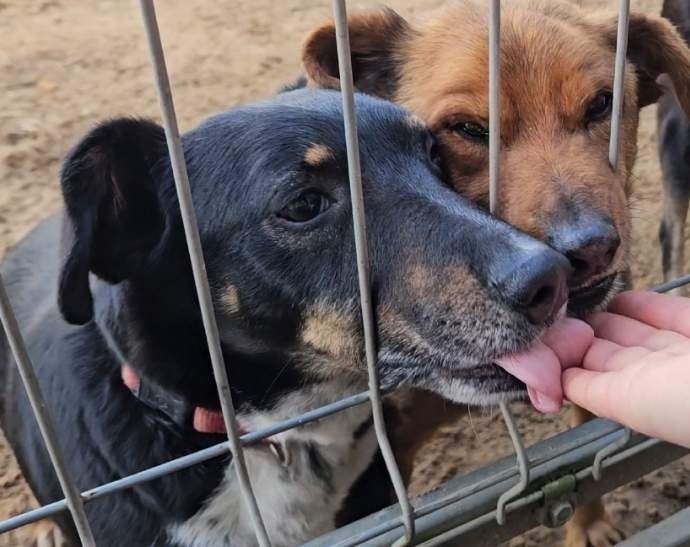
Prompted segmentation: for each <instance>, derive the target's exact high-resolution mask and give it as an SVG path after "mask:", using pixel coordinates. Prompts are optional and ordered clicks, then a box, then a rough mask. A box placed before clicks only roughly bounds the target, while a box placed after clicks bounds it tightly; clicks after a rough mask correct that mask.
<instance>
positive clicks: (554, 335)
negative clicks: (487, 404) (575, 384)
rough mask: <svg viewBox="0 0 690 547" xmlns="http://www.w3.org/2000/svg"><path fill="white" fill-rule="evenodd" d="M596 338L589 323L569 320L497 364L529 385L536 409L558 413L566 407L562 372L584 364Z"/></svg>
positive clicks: (565, 320)
mask: <svg viewBox="0 0 690 547" xmlns="http://www.w3.org/2000/svg"><path fill="white" fill-rule="evenodd" d="M593 339H594V332H593V331H592V328H591V327H590V326H589V325H588V324H587V323H584V322H583V321H578V320H577V319H571V318H567V317H566V318H563V319H561V320H559V321H558V322H556V323H555V324H554V325H553V326H552V327H551V328H549V329H548V330H547V331H546V332H545V333H544V334H543V335H542V337H541V339H539V340H537V342H535V343H534V344H533V345H532V346H531V347H530V348H529V349H527V350H526V351H523V352H521V353H515V354H511V355H506V356H504V357H501V358H500V359H497V360H496V364H497V365H499V366H500V367H501V368H503V369H504V370H505V371H506V372H508V373H509V374H512V375H513V376H515V377H516V378H517V379H518V380H520V381H522V382H524V383H525V384H526V385H527V393H528V394H529V398H530V401H531V402H532V405H533V406H534V408H536V409H537V410H539V411H541V412H546V413H551V412H558V410H559V409H560V408H561V405H562V404H563V388H562V386H561V372H562V370H563V369H565V368H568V367H573V366H578V365H579V364H580V363H582V359H583V358H584V356H585V353H586V352H587V349H589V346H590V345H591V343H592V340H593Z"/></svg>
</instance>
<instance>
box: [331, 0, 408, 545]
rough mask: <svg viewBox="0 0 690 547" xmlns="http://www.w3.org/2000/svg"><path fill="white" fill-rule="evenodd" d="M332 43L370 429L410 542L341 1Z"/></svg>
mask: <svg viewBox="0 0 690 547" xmlns="http://www.w3.org/2000/svg"><path fill="white" fill-rule="evenodd" d="M333 14H334V17H335V27H336V43H337V48H338V67H339V70H340V88H341V94H342V100H343V122H344V124H345V143H346V146H347V167H348V173H349V177H350V199H351V202H352V220H353V225H354V236H355V248H356V252H357V275H358V278H359V297H360V305H361V307H362V323H363V326H364V347H365V352H366V360H367V371H368V373H369V397H370V399H371V407H372V413H373V417H374V429H375V431H376V439H377V440H378V443H379V447H380V449H381V453H382V455H383V459H384V461H385V463H386V468H387V469H388V474H389V475H390V478H391V481H392V482H393V488H394V489H395V494H396V496H397V498H398V501H399V503H400V507H401V509H402V517H403V523H404V526H405V538H406V540H407V541H408V542H412V540H413V537H414V516H413V513H412V506H411V504H410V500H409V499H408V497H407V491H406V489H405V483H404V482H403V480H402V476H401V475H400V470H399V469H398V465H397V463H396V461H395V456H394V454H393V450H392V448H391V445H390V442H389V440H388V435H387V433H386V423H385V421H384V417H383V408H382V403H381V391H380V389H379V380H378V369H377V348H376V340H375V332H376V331H375V328H374V313H373V307H372V303H371V282H370V279H369V250H368V247H367V237H366V218H365V213H364V198H363V194H362V174H361V168H360V162H359V143H358V140H357V114H356V111H355V99H354V84H353V81H352V60H351V58H350V37H349V32H348V27H347V9H346V7H345V0H333Z"/></svg>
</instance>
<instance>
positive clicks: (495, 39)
mask: <svg viewBox="0 0 690 547" xmlns="http://www.w3.org/2000/svg"><path fill="white" fill-rule="evenodd" d="M500 154H501V0H491V1H490V3H489V210H490V211H491V213H492V214H494V215H496V214H498V190H499V187H498V183H499V181H498V179H499V176H500Z"/></svg>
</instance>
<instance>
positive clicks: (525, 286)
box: [498, 247, 569, 324]
mask: <svg viewBox="0 0 690 547" xmlns="http://www.w3.org/2000/svg"><path fill="white" fill-rule="evenodd" d="M568 270H569V268H568V264H567V262H566V261H565V260H564V258H563V257H562V256H561V255H559V254H558V253H556V252H554V251H552V250H551V249H548V248H546V247H545V248H543V249H539V250H538V251H537V252H535V253H533V254H532V255H531V256H530V257H529V258H528V259H527V260H526V261H525V262H522V263H513V264H511V265H510V266H509V267H508V268H507V269H506V271H505V272H503V276H502V279H501V281H499V285H498V286H499V287H500V288H499V291H500V292H501V294H502V296H503V298H504V299H505V300H507V301H508V303H509V304H510V305H511V307H513V309H515V310H516V311H519V312H521V313H523V314H524V315H525V316H526V317H527V319H529V321H530V322H531V323H534V324H539V323H544V322H545V321H548V320H549V319H550V318H551V317H552V316H553V315H554V314H555V313H557V312H558V310H560V309H561V307H562V306H563V305H564V304H565V302H566V300H567V298H568Z"/></svg>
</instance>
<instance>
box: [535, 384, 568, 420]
mask: <svg viewBox="0 0 690 547" xmlns="http://www.w3.org/2000/svg"><path fill="white" fill-rule="evenodd" d="M528 391H529V396H530V397H529V398H530V400H531V401H532V404H533V405H534V408H536V409H537V410H538V411H539V412H543V413H544V414H555V413H556V412H558V411H559V410H560V409H561V406H562V404H563V403H562V402H561V401H556V400H555V399H552V398H551V397H549V396H548V395H546V394H544V393H542V392H540V391H536V390H533V389H531V388H528Z"/></svg>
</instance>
